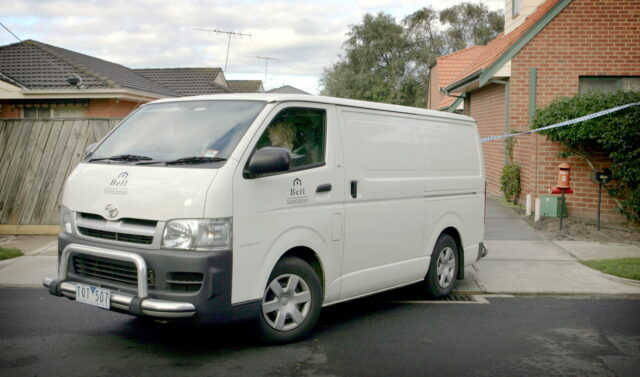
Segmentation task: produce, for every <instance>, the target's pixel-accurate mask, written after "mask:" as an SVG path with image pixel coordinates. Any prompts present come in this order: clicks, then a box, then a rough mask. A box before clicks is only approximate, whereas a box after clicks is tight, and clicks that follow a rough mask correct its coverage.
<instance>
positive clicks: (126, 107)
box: [84, 99, 140, 118]
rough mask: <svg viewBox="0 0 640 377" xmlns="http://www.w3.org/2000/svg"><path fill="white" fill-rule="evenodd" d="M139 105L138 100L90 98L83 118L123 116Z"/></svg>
mask: <svg viewBox="0 0 640 377" xmlns="http://www.w3.org/2000/svg"><path fill="white" fill-rule="evenodd" d="M139 105H140V103H139V102H132V101H124V100H118V99H92V100H90V101H89V106H88V107H87V111H86V112H85V113H84V116H85V118H124V117H126V116H127V115H129V113H130V112H132V111H133V110H135V109H136V108H137V107H138V106H139Z"/></svg>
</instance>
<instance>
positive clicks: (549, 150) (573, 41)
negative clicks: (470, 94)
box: [472, 0, 640, 221]
mask: <svg viewBox="0 0 640 377" xmlns="http://www.w3.org/2000/svg"><path fill="white" fill-rule="evenodd" d="M530 68H536V69H537V90H536V101H537V107H538V108H540V107H544V106H546V105H547V104H549V103H550V102H551V101H553V99H555V98H557V97H561V96H573V95H575V94H577V93H578V83H579V77H580V76H640V1H637V0H623V1H621V0H598V1H596V0H574V1H573V2H572V3H571V4H569V5H568V6H567V8H565V9H564V10H563V11H562V12H561V13H560V14H559V15H558V16H557V17H556V18H555V19H554V20H553V21H551V23H550V24H549V25H547V27H546V28H545V29H544V30H542V31H541V32H540V33H539V34H538V35H537V36H536V37H535V38H533V40H531V41H530V42H529V43H528V44H527V45H526V46H525V47H524V48H523V49H522V50H521V51H520V52H519V53H518V54H517V55H516V56H515V57H514V58H513V59H512V64H511V79H510V82H511V88H510V105H511V108H510V118H509V121H510V126H511V128H515V129H528V128H529V120H528V119H529V74H530V73H529V70H530ZM474 95H475V92H474ZM472 109H473V107H472ZM493 143H495V142H493ZM485 148H486V147H485ZM485 150H486V149H485ZM561 150H562V146H561V145H558V144H556V143H552V142H550V141H548V140H546V138H544V137H542V136H525V137H519V138H518V143H517V144H516V150H515V159H516V162H518V163H519V164H520V165H522V167H523V174H522V180H523V191H522V194H523V195H525V194H526V193H528V192H531V193H533V194H534V195H542V194H546V193H547V190H548V189H549V187H551V186H553V185H555V183H556V179H557V166H558V164H559V163H560V162H563V161H564V160H561V159H560V158H559V157H557V155H558V153H559V152H560V151H561ZM567 162H568V163H569V164H571V166H572V169H571V177H572V186H573V187H574V188H575V190H576V193H575V194H573V195H571V196H569V197H568V201H567V206H568V209H569V213H570V215H577V216H581V217H592V216H594V215H595V208H596V203H597V186H596V185H594V184H593V183H591V182H590V181H589V179H588V174H589V172H590V171H591V168H590V167H589V166H588V165H587V164H586V163H585V162H584V161H582V160H580V159H576V158H572V159H568V160H567ZM593 163H594V165H595V167H596V168H598V169H599V168H602V167H607V166H609V164H610V162H609V161H607V160H606V159H605V158H604V157H603V156H601V155H598V156H595V157H594V158H593ZM488 178H490V179H491V180H493V178H492V177H488ZM604 198H605V201H604V203H603V213H602V216H603V220H605V221H623V220H624V218H623V217H622V216H621V215H619V214H618V213H617V212H616V211H615V202H614V201H613V200H611V199H610V198H609V197H608V195H606V194H605V195H604Z"/></svg>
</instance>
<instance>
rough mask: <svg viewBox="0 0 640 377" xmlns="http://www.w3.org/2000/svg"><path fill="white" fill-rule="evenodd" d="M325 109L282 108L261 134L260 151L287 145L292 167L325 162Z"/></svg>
mask: <svg viewBox="0 0 640 377" xmlns="http://www.w3.org/2000/svg"><path fill="white" fill-rule="evenodd" d="M325 114H326V113H325V111H324V110H316V109H299V108H291V109H286V110H283V111H281V112H280V113H279V114H278V115H277V116H276V117H275V118H274V119H273V120H272V121H271V123H269V125H268V126H267V129H266V130H265V132H264V133H263V134H262V136H260V139H259V141H258V144H257V145H256V150H259V149H261V148H264V147H279V148H285V149H286V150H288V151H289V153H290V154H291V168H292V169H295V170H300V169H304V168H311V167H314V166H316V165H317V164H318V163H323V162H324V161H325V157H324V151H325V140H326V137H325V132H326V131H325V116H326V115H325Z"/></svg>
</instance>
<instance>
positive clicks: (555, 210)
mask: <svg viewBox="0 0 640 377" xmlns="http://www.w3.org/2000/svg"><path fill="white" fill-rule="evenodd" d="M561 203H562V198H561V197H560V196H553V195H540V215H542V216H545V217H560V204H561ZM563 216H564V217H567V206H566V205H565V206H564V215H563Z"/></svg>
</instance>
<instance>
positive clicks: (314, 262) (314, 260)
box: [276, 246, 326, 300]
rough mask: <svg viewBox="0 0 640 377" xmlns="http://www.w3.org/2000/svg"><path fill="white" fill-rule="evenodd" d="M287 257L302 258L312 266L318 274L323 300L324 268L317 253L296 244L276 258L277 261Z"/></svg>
mask: <svg viewBox="0 0 640 377" xmlns="http://www.w3.org/2000/svg"><path fill="white" fill-rule="evenodd" d="M288 257H294V258H299V259H302V260H303V261H305V262H306V263H307V264H309V265H310V266H311V268H313V270H314V271H315V272H316V275H318V279H320V287H321V288H322V297H323V300H324V292H325V288H326V287H325V281H324V269H323V267H322V262H321V261H320V258H319V257H318V254H316V252H315V251H313V250H312V249H310V248H308V247H304V246H298V247H294V248H291V249H289V250H287V252H286V253H284V254H282V256H281V257H280V259H278V262H280V261H281V260H282V259H284V258H288ZM276 264H277V263H276Z"/></svg>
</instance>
